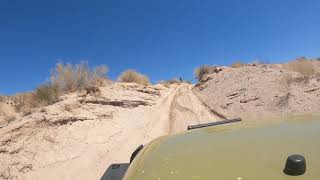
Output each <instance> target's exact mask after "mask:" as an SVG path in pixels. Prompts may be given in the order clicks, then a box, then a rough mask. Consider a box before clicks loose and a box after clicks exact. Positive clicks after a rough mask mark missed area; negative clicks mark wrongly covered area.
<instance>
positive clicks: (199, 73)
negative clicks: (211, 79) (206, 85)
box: [194, 64, 211, 81]
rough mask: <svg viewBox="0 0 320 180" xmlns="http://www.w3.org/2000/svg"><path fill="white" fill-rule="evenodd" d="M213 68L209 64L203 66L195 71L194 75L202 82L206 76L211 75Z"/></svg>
mask: <svg viewBox="0 0 320 180" xmlns="http://www.w3.org/2000/svg"><path fill="white" fill-rule="evenodd" d="M210 70H211V67H210V66H209V65H207V64H205V65H202V66H200V67H198V68H196V69H195V70H194V75H195V77H196V79H197V80H198V81H200V80H201V79H202V78H203V76H204V75H205V74H209V73H210Z"/></svg>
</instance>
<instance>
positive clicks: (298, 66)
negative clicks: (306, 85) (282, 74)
mask: <svg viewBox="0 0 320 180" xmlns="http://www.w3.org/2000/svg"><path fill="white" fill-rule="evenodd" d="M283 68H284V69H287V70H290V71H295V72H299V73H300V74H302V75H303V76H305V77H310V76H312V75H314V74H315V69H314V65H313V64H312V61H310V60H307V59H305V58H300V59H297V60H294V61H290V62H288V63H287V64H283Z"/></svg>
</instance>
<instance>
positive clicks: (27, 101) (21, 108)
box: [11, 92, 39, 113]
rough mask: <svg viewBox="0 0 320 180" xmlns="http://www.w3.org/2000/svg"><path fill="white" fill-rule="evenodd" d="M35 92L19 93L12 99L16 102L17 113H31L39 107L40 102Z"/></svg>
mask: <svg viewBox="0 0 320 180" xmlns="http://www.w3.org/2000/svg"><path fill="white" fill-rule="evenodd" d="M35 97H36V96H35V93H34V92H29V93H19V94H16V95H14V96H12V97H11V99H12V101H13V102H14V104H15V105H14V107H15V110H16V111H17V112H23V113H25V112H29V111H30V110H31V109H32V108H35V107H37V106H38V105H39V104H38V101H37V100H36V98H35Z"/></svg>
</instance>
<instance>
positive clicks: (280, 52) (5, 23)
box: [0, 0, 320, 94]
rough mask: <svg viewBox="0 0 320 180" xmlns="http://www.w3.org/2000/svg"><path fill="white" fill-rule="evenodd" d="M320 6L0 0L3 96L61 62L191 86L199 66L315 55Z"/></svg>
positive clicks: (276, 0) (243, 0)
mask: <svg viewBox="0 0 320 180" xmlns="http://www.w3.org/2000/svg"><path fill="white" fill-rule="evenodd" d="M319 10H320V1H319V0H300V1H298V0H264V1H260V0H201V1H200V0H127V1H124V0H113V1H111V0H96V1H94V0H87V1H84V0H63V1H62V0H54V1H49V0H20V1H18V0H1V1H0V62H1V64H0V93H2V94H14V93H16V92H21V91H30V90H32V89H34V88H35V87H36V86H37V85H39V84H41V83H42V82H43V81H45V80H46V78H48V77H49V70H50V68H52V67H54V65H55V64H56V63H57V62H58V61H59V60H63V61H64V62H71V63H77V62H79V61H80V60H87V61H88V62H89V64H90V65H91V66H97V65H100V64H106V65H108V66H109V67H110V70H111V71H110V73H109V76H110V77H111V78H112V79H116V77H117V76H118V75H119V73H121V72H122V71H123V70H125V69H128V68H133V69H136V70H138V71H140V72H142V73H145V74H147V75H149V76H150V78H151V80H152V81H153V82H157V81H158V80H162V79H170V78H173V77H180V76H181V77H183V78H184V79H193V69H194V68H195V67H196V66H199V65H201V64H216V65H229V64H231V63H232V62H234V61H236V60H242V61H244V62H250V61H252V60H254V59H261V60H265V61H269V62H284V61H287V60H290V59H293V58H296V57H299V56H306V57H318V56H320V35H319V34H320V15H319Z"/></svg>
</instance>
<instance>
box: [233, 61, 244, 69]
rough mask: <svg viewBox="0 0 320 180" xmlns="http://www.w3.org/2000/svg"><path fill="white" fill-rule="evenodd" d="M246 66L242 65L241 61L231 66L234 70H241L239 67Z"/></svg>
mask: <svg viewBox="0 0 320 180" xmlns="http://www.w3.org/2000/svg"><path fill="white" fill-rule="evenodd" d="M245 65H246V64H244V63H242V62H241V61H236V62H234V63H233V64H231V67H233V68H239V67H242V66H245Z"/></svg>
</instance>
